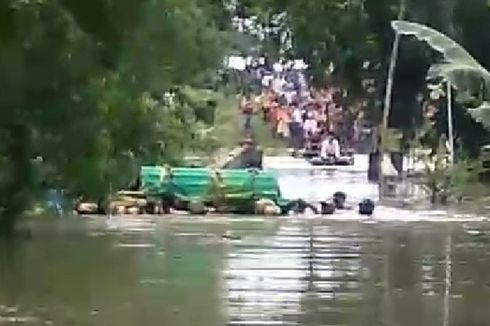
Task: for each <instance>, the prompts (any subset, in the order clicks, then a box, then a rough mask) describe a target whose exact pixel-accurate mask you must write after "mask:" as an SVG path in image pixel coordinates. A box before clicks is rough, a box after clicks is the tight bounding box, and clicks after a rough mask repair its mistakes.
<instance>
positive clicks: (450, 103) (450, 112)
mask: <svg viewBox="0 0 490 326" xmlns="http://www.w3.org/2000/svg"><path fill="white" fill-rule="evenodd" d="M446 84H447V129H448V140H449V166H450V167H451V168H453V167H454V159H455V154H454V129H453V96H452V86H451V82H450V81H448V82H447V83H446Z"/></svg>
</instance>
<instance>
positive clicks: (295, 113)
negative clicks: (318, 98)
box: [293, 109, 303, 124]
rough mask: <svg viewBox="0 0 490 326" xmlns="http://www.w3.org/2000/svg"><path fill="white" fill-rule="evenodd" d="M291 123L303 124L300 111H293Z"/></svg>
mask: <svg viewBox="0 0 490 326" xmlns="http://www.w3.org/2000/svg"><path fill="white" fill-rule="evenodd" d="M293 121H294V122H297V123H299V124H303V114H302V113H301V110H300V109H295V110H294V111H293Z"/></svg>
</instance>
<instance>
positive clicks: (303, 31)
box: [238, 0, 490, 153]
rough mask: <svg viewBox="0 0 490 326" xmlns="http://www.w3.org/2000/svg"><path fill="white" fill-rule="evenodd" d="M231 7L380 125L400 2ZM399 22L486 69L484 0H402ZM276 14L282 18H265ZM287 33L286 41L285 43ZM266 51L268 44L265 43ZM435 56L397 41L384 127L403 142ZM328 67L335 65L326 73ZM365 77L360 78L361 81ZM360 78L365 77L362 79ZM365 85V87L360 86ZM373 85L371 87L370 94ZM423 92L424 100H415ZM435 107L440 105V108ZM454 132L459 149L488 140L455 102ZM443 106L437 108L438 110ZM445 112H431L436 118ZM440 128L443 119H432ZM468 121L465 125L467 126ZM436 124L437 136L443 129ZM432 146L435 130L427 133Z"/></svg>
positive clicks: (417, 115) (415, 122) (287, 0)
mask: <svg viewBox="0 0 490 326" xmlns="http://www.w3.org/2000/svg"><path fill="white" fill-rule="evenodd" d="M241 4H242V6H239V7H238V12H239V13H240V14H242V15H249V16H257V17H258V18H259V21H260V22H261V23H262V24H263V25H266V26H267V25H270V28H269V30H272V31H276V32H277V33H278V34H279V36H276V37H269V38H268V40H269V42H274V41H275V44H274V47H275V49H276V50H278V51H277V52H278V53H282V54H283V55H289V54H293V55H299V56H302V57H304V58H306V60H307V62H308V63H309V64H310V73H311V75H312V76H313V77H314V80H313V81H314V82H316V83H319V84H325V83H328V82H334V83H335V84H336V85H340V86H342V87H344V88H345V89H346V90H348V93H347V97H346V99H345V102H344V103H346V105H348V106H353V105H355V104H361V105H362V106H364V108H365V111H366V113H367V115H366V116H368V117H369V119H370V121H371V123H373V124H374V125H376V124H378V123H379V122H380V116H381V115H380V112H381V110H382V105H383V103H382V100H381V99H382V98H383V95H384V91H385V82H386V77H387V76H386V74H387V71H388V62H389V56H390V52H391V47H392V43H393V37H394V33H393V31H392V29H391V26H390V23H391V21H392V20H395V19H397V16H398V14H399V11H400V6H401V1H400V0H383V1H380V0H304V1H295V0H266V1H253V0H248V1H242V2H241ZM406 4H407V6H406V7H407V10H406V14H405V19H407V20H410V21H415V22H419V23H423V24H426V25H428V26H430V27H433V28H435V29H437V30H439V31H441V32H443V33H446V34H447V35H449V36H450V37H452V38H454V39H455V40H456V41H457V42H459V43H460V44H461V45H462V46H463V47H465V48H466V49H467V50H468V51H469V53H470V54H471V55H473V56H474V57H475V58H476V60H477V61H478V62H480V63H481V64H482V66H484V67H485V68H487V69H488V68H490V62H489V58H488V56H487V55H485V51H486V48H487V46H488V44H489V36H488V35H487V33H484V31H485V30H487V29H488V24H490V19H489V18H490V10H489V7H488V3H487V1H485V0H474V1H464V0H432V1H422V0H406ZM274 16H281V17H283V18H282V19H280V20H278V19H271V17H274ZM286 35H290V36H291V37H290V38H291V42H284V40H286V39H287V38H286V37H284V36H286ZM268 48H269V49H270V48H273V47H272V46H270V45H269V47H268ZM436 59H438V58H437V54H435V53H434V52H433V51H431V49H430V48H429V47H427V46H424V45H421V44H420V43H419V42H417V41H416V40H413V39H410V38H403V39H402V43H401V49H400V55H399V60H398V65H397V69H396V74H395V82H394V90H393V103H392V114H391V116H390V126H391V127H394V128H400V129H402V130H404V134H405V140H406V141H409V140H410V139H412V138H413V137H414V135H415V130H416V127H420V126H421V124H422V122H423V119H422V110H421V104H422V103H421V102H422V100H423V99H424V98H427V95H428V91H427V88H426V80H425V79H426V76H427V70H428V68H429V66H430V64H431V63H432V62H434V61H435V60H436ZM330 68H334V69H333V70H331V69H330ZM363 81H364V83H363ZM366 81H369V82H367V83H366ZM367 85H368V87H366V86H367ZM372 86H374V87H375V91H374V92H368V89H370V91H372V90H373V89H372ZM422 96H424V97H422ZM441 108H442V107H441ZM456 110H457V112H456V116H457V117H458V118H461V116H463V118H461V119H460V120H458V121H456V132H457V134H458V138H459V139H460V140H461V142H462V145H463V148H464V149H468V150H470V151H471V152H472V153H474V152H475V150H474V149H475V147H477V146H475V145H478V144H482V143H485V142H488V141H489V140H490V138H489V135H488V133H487V132H486V131H484V129H483V128H481V126H480V125H479V124H478V123H477V122H474V121H471V119H469V118H468V119H467V117H466V116H465V114H466V113H465V110H464V108H462V107H460V106H456ZM441 111H442V110H441ZM443 116H444V114H443V113H442V112H441V114H438V115H437V118H438V119H442V118H443ZM436 125H437V126H441V127H443V126H444V123H442V120H441V123H437V124H436ZM468 126H471V128H468ZM445 132H446V130H445V128H444V127H443V128H439V129H438V133H439V134H441V133H445ZM429 138H430V141H429V144H430V145H432V146H434V147H437V144H438V139H439V137H438V135H434V136H433V137H429Z"/></svg>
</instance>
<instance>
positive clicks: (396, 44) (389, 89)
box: [378, 0, 406, 200]
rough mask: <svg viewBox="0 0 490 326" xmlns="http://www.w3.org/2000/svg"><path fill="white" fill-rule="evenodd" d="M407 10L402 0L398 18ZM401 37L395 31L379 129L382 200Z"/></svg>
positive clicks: (380, 194) (379, 176)
mask: <svg viewBox="0 0 490 326" xmlns="http://www.w3.org/2000/svg"><path fill="white" fill-rule="evenodd" d="M405 10H406V0H400V11H399V13H398V20H403V18H404V17H405ZM400 38H401V35H400V34H399V33H397V32H395V40H394V41H393V48H392V51H391V58H390V67H389V70H388V80H387V82H386V92H385V100H384V107H383V120H382V122H381V127H380V129H379V133H380V134H379V144H378V153H379V160H378V179H379V199H380V200H382V199H383V197H384V183H385V182H384V175H383V170H382V166H383V160H384V156H385V144H386V142H385V139H384V138H385V136H386V132H387V130H388V118H389V117H390V110H391V97H392V93H393V81H394V78H395V70H396V64H397V61H398V51H399V49H400Z"/></svg>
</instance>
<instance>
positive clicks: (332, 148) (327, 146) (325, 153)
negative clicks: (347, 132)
mask: <svg viewBox="0 0 490 326" xmlns="http://www.w3.org/2000/svg"><path fill="white" fill-rule="evenodd" d="M320 157H321V158H322V159H323V160H328V159H329V158H331V157H333V158H334V159H336V160H338V159H339V158H340V144H339V141H338V140H337V138H336V137H335V136H334V135H333V134H332V133H331V132H329V133H327V136H326V137H325V139H324V140H323V141H322V145H321V150H320Z"/></svg>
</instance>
